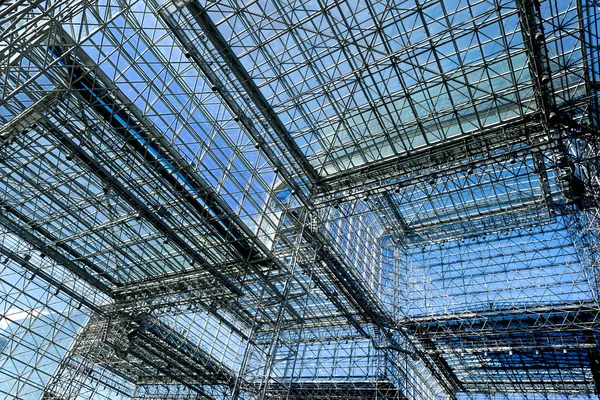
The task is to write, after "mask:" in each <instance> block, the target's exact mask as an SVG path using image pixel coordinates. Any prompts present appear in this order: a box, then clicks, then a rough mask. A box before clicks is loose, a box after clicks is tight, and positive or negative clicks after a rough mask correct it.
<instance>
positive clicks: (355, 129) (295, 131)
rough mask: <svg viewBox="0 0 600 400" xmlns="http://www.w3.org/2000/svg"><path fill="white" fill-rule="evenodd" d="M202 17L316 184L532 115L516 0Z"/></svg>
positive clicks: (232, 8) (233, 9) (225, 7)
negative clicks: (314, 175) (241, 69)
mask: <svg viewBox="0 0 600 400" xmlns="http://www.w3.org/2000/svg"><path fill="white" fill-rule="evenodd" d="M206 7H207V11H208V14H209V15H210V17H211V18H212V19H213V20H214V21H218V22H216V24H217V26H218V27H219V30H220V31H221V33H222V34H223V35H224V36H225V38H226V39H227V41H228V42H229V43H230V44H231V48H232V50H233V51H234V52H235V53H236V55H237V56H238V57H239V58H240V60H241V61H242V63H243V64H244V66H245V67H246V69H247V70H248V71H249V73H250V75H251V76H252V78H253V80H254V81H255V82H256V84H257V85H258V86H259V87H260V89H261V91H262V92H263V93H264V95H265V96H266V97H267V99H268V100H269V102H270V103H271V104H272V105H273V107H274V108H275V110H276V112H277V114H278V115H279V117H280V118H281V120H282V121H283V122H284V124H285V126H286V128H287V129H288V131H289V132H290V134H291V135H292V136H293V137H294V140H295V141H296V143H297V144H298V146H299V147H300V148H301V149H302V152H303V154H304V155H305V156H306V157H308V159H309V160H310V162H311V164H312V165H313V166H314V167H315V168H316V169H317V170H318V171H319V173H320V174H321V175H329V174H333V173H336V172H339V171H343V170H346V169H348V168H353V167H357V166H361V165H363V164H366V163H369V162H373V161H378V160H381V159H385V158H389V157H392V156H398V155H401V154H406V153H407V152H411V151H413V150H416V149H419V148H423V147H426V146H428V145H431V144H435V143H438V142H443V141H444V140H446V139H449V138H452V137H456V136H459V135H465V134H468V133H473V132H475V131H477V130H480V129H482V128H484V127H488V126H492V125H495V124H498V123H501V122H505V121H509V120H511V119H515V118H519V117H522V116H524V115H526V114H528V113H530V112H532V111H533V110H535V108H536V106H535V102H534V94H533V87H532V83H531V77H530V73H529V68H528V66H527V57H526V54H525V47H524V45H523V39H522V34H521V30H520V27H519V23H518V15H517V10H516V9H515V4H514V2H512V1H501V2H493V5H492V4H490V3H488V2H485V1H458V2H450V3H448V4H446V3H444V2H438V1H429V2H426V3H425V4H423V5H421V6H418V5H417V4H410V2H404V3H402V4H399V5H396V4H392V3H391V2H387V3H386V2H358V3H353V2H349V3H347V2H342V3H335V2H331V3H329V4H318V3H317V2H293V3H289V4H280V3H278V2H277V3H276V2H267V3H266V4H262V5H258V4H251V5H249V6H248V7H241V8H240V7H237V6H236V5H235V4H234V3H233V2H231V3H230V2H227V1H223V2H215V3H208V4H207V6H206Z"/></svg>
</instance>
